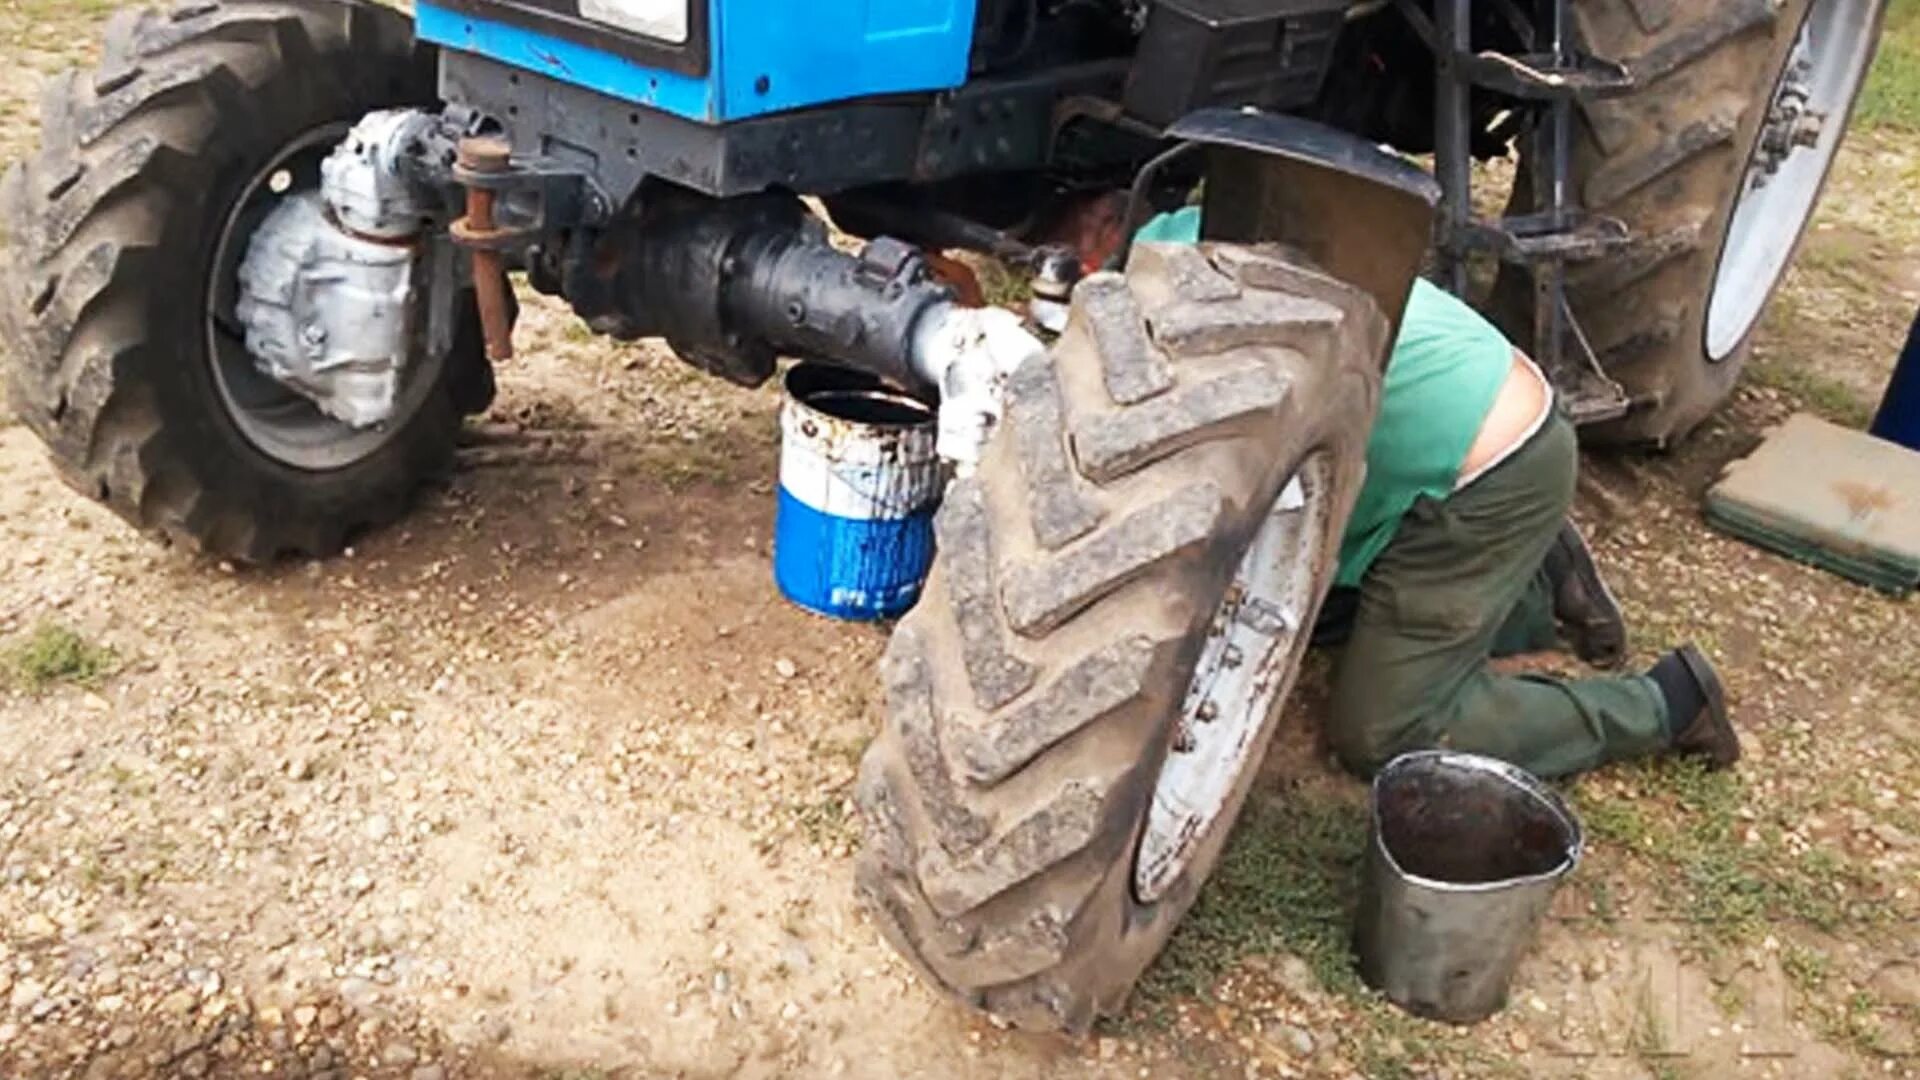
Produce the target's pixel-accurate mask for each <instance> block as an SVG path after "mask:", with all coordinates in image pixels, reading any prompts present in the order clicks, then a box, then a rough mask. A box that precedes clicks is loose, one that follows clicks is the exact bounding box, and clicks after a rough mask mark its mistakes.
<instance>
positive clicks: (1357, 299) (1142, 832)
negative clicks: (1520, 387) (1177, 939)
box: [858, 245, 1389, 1031]
mask: <svg viewBox="0 0 1920 1080" xmlns="http://www.w3.org/2000/svg"><path fill="white" fill-rule="evenodd" d="M1388 338H1389V332H1388V328H1387V324H1386V321H1385V319H1383V318H1382V317H1381V315H1380V314H1379V309H1378V308H1377V307H1376V306H1375V305H1374V304H1373V302H1372V301H1371V300H1370V299H1369V298H1368V297H1367V296H1366V295H1365V294H1364V293H1362V292H1360V291H1359V290H1357V289H1353V288H1350V287H1348V286H1346V285H1344V284H1341V283H1339V282H1337V281H1334V280H1332V279H1330V278H1327V277H1324V276H1321V275H1319V274H1317V273H1315V272H1313V271H1311V270H1307V269H1303V268H1301V267H1300V266H1297V265H1294V264H1292V263H1289V262H1288V261H1286V258H1285V256H1284V255H1282V254H1281V253H1280V252H1279V250H1278V249H1266V248H1243V247H1234V246H1226V245H1221V246H1213V245H1206V246H1202V247H1161V246H1157V245H1147V246H1142V247H1141V248H1139V249H1138V250H1137V251H1136V252H1135V254H1134V257H1133V259H1132V264H1131V268H1130V269H1129V271H1128V273H1127V274H1126V275H1125V277H1124V278H1123V277H1121V276H1119V275H1114V274H1103V275H1100V276H1097V277H1094V278H1090V279H1088V280H1087V281H1086V282H1085V283H1084V284H1082V285H1081V286H1080V288H1079V289H1078V290H1076V292H1075V295H1074V300H1073V308H1072V316H1071V321H1070V323H1069V326H1068V328H1067V331H1066V333H1065V334H1064V335H1063V336H1062V338H1061V339H1060V341H1059V342H1058V344H1057V345H1056V346H1055V348H1054V349H1053V351H1052V354H1051V356H1050V357H1048V358H1045V359H1037V360H1035V361H1032V362H1030V363H1029V364H1027V365H1026V366H1025V367H1023V368H1022V369H1021V370H1020V371H1018V372H1017V373H1016V374H1015V376H1014V377H1013V379H1012V382H1011V385H1010V392H1009V411H1008V418H1007V423H1006V424H1005V425H1003V427H1002V428H1001V430H999V431H998V432H996V434H995V436H994V439H993V441H992V443H991V445H990V446H989V448H988V451H987V454H986V457H985V459H984V461H983V464H982V467H981V469H980V471H979V473H978V475H977V476H976V477H974V478H970V479H965V480H961V481H959V482H957V483H956V484H955V485H954V486H953V487H952V489H951V490H950V492H949V494H948V496H947V499H946V502H945V503H944V505H943V507H942V509H941V510H940V513H939V516H938V522H937V536H938V545H939V552H940V555H939V559H938V562H937V566H936V567H935V570H934V572H933V575H932V578H931V580H930V581H929V584H928V587H927V592H926V597H925V599H923V600H922V601H921V603H920V605H919V607H918V608H917V609H916V610H915V611H913V612H912V613H911V614H910V615H909V616H908V617H907V618H906V619H905V620H904V621H903V622H902V623H901V625H900V627H899V629H898V631H897V632H896V634H895V635H894V638H893V641H892V644H891V647H890V648H889V650H888V652H887V656H886V659H885V662H884V681H885V684H886V693H887V709H888V712H887V720H886V724H885V728H884V730H883V732H882V734H881V735H880V737H879V738H878V739H877V740H876V741H875V743H874V744H873V746H872V748H871V749H870V750H869V752H868V753H867V755H866V758H865V761H864V763H863V766H862V770H861V776H860V782H859V803H860V805H861V807H862V810H863V815H864V819H865V822H866V825H867V843H866V846H865V848H864V850H863V853H862V855H861V860H860V864H859V872H858V889H859V892H860V894H861V896H862V898H863V900H864V901H865V902H866V905H867V907H868V909H869V910H870V911H871V912H872V914H873V916H874V918H875V921H876V922H877V923H878V925H879V926H880V928H881V929H882V931H883V933H884V934H885V936H886V937H887V939H888V940H889V941H890V942H891V943H892V944H893V946H894V947H895V948H897V949H898V950H899V951H900V952H901V953H902V954H904V955H905V956H906V957H907V958H909V959H910V960H911V961H913V963H914V964H915V965H916V967H917V968H918V970H919V971H920V972H921V973H922V975H923V976H924V978H926V979H927V980H928V981H929V982H930V983H932V984H933V985H935V986H937V987H940V988H942V989H944V990H945V991H946V992H948V993H950V994H951V995H953V996H955V997H957V998H959V999H961V1000H962V1001H964V1002H966V1003H968V1004H970V1005H973V1006H975V1007H978V1008H981V1009H984V1010H986V1011H988V1012H990V1013H992V1014H993V1015H995V1016H998V1017H1001V1018H1003V1019H1005V1020H1007V1021H1010V1022H1012V1023H1014V1024H1017V1025H1019V1026H1021V1027H1024V1028H1029V1029H1040V1030H1068V1031H1080V1030H1085V1029H1086V1028H1087V1027H1088V1026H1089V1025H1090V1024H1091V1023H1092V1022H1093V1021H1094V1019H1095V1018H1096V1017H1097V1016H1099V1015H1102V1014H1109V1013H1112V1012H1114V1011H1116V1010H1118V1009H1119V1008H1120V1007H1121V1005H1122V1004H1123V1003H1124V1001H1125V999H1126V997H1127V995H1128V993H1129V991H1130V990H1131V988H1132V986H1133V984H1134V982H1135V981H1136V980H1137V979H1138V978H1139V976H1140V974H1141V972H1142V971H1143V970H1144V969H1145V968H1146V967H1147V965H1148V964H1149V963H1150V962H1151V961H1152V959H1153V958H1154V956H1155V955H1156V954H1157V953H1158V952H1159V951H1160V949H1161V947H1162V946H1163V945H1164V944H1165V943H1166V941H1167V938H1168V935H1169V934H1171V933H1172V931H1173V929H1174V926H1175V925H1176V924H1177V923H1178V921H1179V920H1180V918H1181V916H1182V915H1183V914H1184V913H1185V912H1186V910H1187V908H1188V907H1189V906H1190V905H1191V904H1192V903H1193V900H1194V898H1195V896H1196V894H1197V893H1198V892H1199V890H1200V887H1201V885H1202V883H1203V882H1204V881H1205V880H1206V878H1207V875H1208V873H1209V872H1210V871H1211V870H1212V868H1213V865H1214V863H1215V861H1216V860H1217V858H1218V857H1219V855H1220V852H1221V849H1222V846H1223V845H1224V843H1225V840H1226V836H1227V833H1228V831H1229V830H1230V828H1231V826H1232V823H1233V820H1234V818H1235V817H1236V816H1237V815H1238V813H1239V811H1240V808H1241V805H1242V804H1243V802H1244V800H1245V798H1246V795H1247V791H1248V788H1249V786H1250V785H1251V783H1252V780H1253V777H1254V775H1255V773H1256V772H1257V771H1258V768H1259V764H1260V759H1261V756H1262V755H1263V753H1264V751H1265V748H1266V746H1267V744H1268V742H1269V740H1270V737H1271V735H1272V731H1273V727H1274V724H1275V722H1276V718H1277V716H1278V714H1279V711H1280V703H1281V702H1282V701H1284V699H1285V696H1286V693H1287V691H1288V689H1290V687H1291V683H1292V680H1293V676H1294V672H1295V670H1296V668H1297V666H1298V663H1299V659H1300V656H1301V653H1302V652H1303V650H1304V648H1305V645H1306V638H1307V634H1308V632H1309V631H1310V628H1311V626H1312V624H1313V620H1314V617H1315V615H1316V613H1317V611H1318V607H1319V603H1320V601H1321V599H1322V597H1323V595H1324V593H1325V591H1326V588H1327V586H1328V584H1329V583H1330V580H1331V576H1332V574H1333V572H1334V568H1335V562H1336V555H1337V549H1338V547H1339V539H1340V534H1341V531H1342V529H1343V528H1344V525H1345V522H1346V519H1347V517H1348V515H1349V513H1350V512H1351V509H1352V504H1353V500H1354V498H1355V497H1356V495H1357V493H1358V485H1359V483H1360V479H1361V474H1362V471H1363V463H1364V455H1365V444H1366V439H1367V436H1368V433H1369V430H1370V429H1371V427H1372V422H1373V415H1374V410H1375V408H1376V405H1377V401H1378V395H1379V380H1380V371H1381V369H1382V368H1383V366H1384V358H1385V354H1386V348H1387V344H1388ZM1236 567H1238V568H1239V569H1236ZM1250 575H1251V576H1250ZM1261 575H1266V576H1265V577H1261ZM1256 579H1258V580H1260V581H1262V582H1264V584H1263V585H1261V586H1259V587H1258V588H1254V587H1250V586H1249V585H1248V584H1247V582H1249V581H1253V580H1256ZM1249 627H1255V628H1259V629H1261V632H1262V633H1264V634H1265V635H1266V636H1264V637H1258V638H1254V637H1247V636H1246V635H1247V634H1249V633H1251V632H1252V631H1250V630H1249ZM1223 642H1232V643H1235V644H1233V645H1223V644H1222V643H1223ZM1241 647H1244V651H1241ZM1242 665H1244V667H1242ZM1197 668H1204V669H1205V670H1206V671H1207V672H1210V673H1211V674H1208V675H1207V676H1206V677H1205V678H1197V677H1196V669H1197ZM1229 669H1232V670H1229ZM1238 676H1245V678H1246V679H1247V680H1250V683H1249V682H1243V683H1235V684H1234V685H1235V686H1239V687H1241V688H1242V689H1245V687H1246V686H1248V685H1252V686H1254V687H1255V692H1254V693H1253V694H1252V697H1251V699H1246V698H1241V699H1235V700H1241V701H1242V702H1243V703H1245V701H1247V700H1251V701H1252V702H1253V703H1254V707H1251V708H1245V709H1242V710H1240V711H1239V713H1238V714H1234V715H1229V711H1230V710H1231V706H1227V707H1225V709H1220V710H1214V711H1213V712H1212V714H1211V715H1210V714H1209V706H1208V705H1207V704H1206V703H1203V702H1202V701H1201V699H1202V698H1205V697H1206V696H1207V695H1208V694H1210V693H1213V692H1214V690H1213V688H1214V687H1215V686H1221V687H1224V686H1226V685H1227V684H1228V683H1229V682H1231V681H1232V680H1233V679H1234V678H1236V677H1238ZM1190 688H1191V690H1190ZM1223 693H1224V691H1223ZM1181 770H1185V771H1184V772H1182V771H1181ZM1176 776H1179V777H1184V780H1182V781H1181V783H1178V784H1171V785H1170V783H1169V778H1173V777H1176ZM1182 784H1184V786H1182ZM1208 811H1210V813H1209V812H1208Z"/></svg>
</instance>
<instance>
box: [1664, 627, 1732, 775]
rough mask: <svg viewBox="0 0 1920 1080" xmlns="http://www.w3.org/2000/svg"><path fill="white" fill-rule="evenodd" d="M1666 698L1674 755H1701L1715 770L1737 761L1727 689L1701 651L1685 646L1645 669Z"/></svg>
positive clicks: (1668, 724) (1727, 766)
mask: <svg viewBox="0 0 1920 1080" xmlns="http://www.w3.org/2000/svg"><path fill="white" fill-rule="evenodd" d="M1647 677H1648V678H1650V679H1652V680H1653V681H1654V682H1656V683H1658V684H1659V685H1660V694H1661V696H1662V697H1664V698H1666V700H1667V730H1668V731H1669V732H1671V733H1672V736H1673V751H1674V753H1676V754H1686V755H1690V756H1697V757H1703V758H1705V759H1707V764H1708V765H1709V766H1711V767H1713V768H1715V769H1725V768H1729V767H1731V766H1732V765H1733V763H1734V762H1736V761H1739V760H1740V735H1739V733H1737V732H1735V731H1734V730H1733V721H1732V719H1731V718H1729V717H1728V715H1727V692H1726V690H1725V688H1723V687H1722V686H1721V685H1720V676H1719V675H1718V674H1717V673H1715V672H1714V670H1713V664H1712V663H1711V662H1709V661H1708V660H1707V658H1706V656H1705V655H1704V654H1703V653H1701V651H1700V650H1699V649H1697V648H1695V647H1693V646H1692V645H1685V646H1682V647H1680V648H1679V649H1676V650H1674V651H1673V652H1670V653H1668V654H1667V655H1665V656H1663V657H1661V658H1660V662H1659V663H1657V664H1655V665H1653V670H1651V671H1649V672H1647Z"/></svg>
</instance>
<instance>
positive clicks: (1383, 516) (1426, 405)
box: [1334, 279, 1513, 585]
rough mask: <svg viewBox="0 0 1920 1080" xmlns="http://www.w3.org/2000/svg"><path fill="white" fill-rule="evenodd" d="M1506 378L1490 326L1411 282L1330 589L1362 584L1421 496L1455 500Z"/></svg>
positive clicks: (1448, 297)
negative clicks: (1453, 496)
mask: <svg viewBox="0 0 1920 1080" xmlns="http://www.w3.org/2000/svg"><path fill="white" fill-rule="evenodd" d="M1512 369H1513V345H1512V343H1511V342H1509V341H1508V340H1507V339H1506V336H1505V335H1504V334H1502V333H1500V331H1499V330H1497V329H1495V328H1494V326H1493V324H1492V323H1489V322H1488V321H1487V320H1485V319H1483V318H1481V317H1480V313H1479V312H1477V311H1475V310H1473V309H1472V308H1470V307H1468V306H1467V305H1466V304H1464V303H1462V302H1461V301H1460V300H1459V299H1457V298H1455V297H1454V295H1453V294H1452V293H1449V292H1447V291H1446V290H1444V289H1441V288H1440V287H1439V286H1437V285H1434V284H1432V283H1430V282H1428V281H1426V280H1424V279H1416V280H1415V281H1414V283H1413V293H1412V294H1411V295H1410V296H1409V297H1408V298H1407V313H1406V316H1405V317H1404V318H1403V319H1402V320H1401V322H1400V338H1399V340H1398V341H1396V342H1394V346H1393V357H1392V359H1391V360H1390V361H1389V362H1388V364H1387V379H1386V385H1385V386H1384V387H1382V389H1381V393H1380V416H1379V419H1377V420H1375V421H1374V425H1373V438H1372V439H1371V440H1370V441H1369V442H1368V443H1367V480H1366V483H1364V484H1362V485H1361V487H1360V501H1359V502H1358V503H1357V504H1355V506H1354V508H1353V517H1352V518H1351V519H1349V520H1348V522H1347V534H1346V538H1345V539H1344V540H1342V541H1341V544H1340V572H1339V576H1338V577H1336V578H1335V579H1334V580H1335V584H1338V585H1358V584H1360V579H1361V578H1363V577H1365V576H1366V573H1367V570H1368V569H1369V568H1370V567H1372V566H1373V560H1374V559H1376V558H1378V557H1379V555H1380V552H1381V551H1383V550H1385V548H1386V546H1387V544H1388V543H1389V542H1391V541H1392V540H1393V534H1394V533H1395V532H1397V531H1398V530H1399V528H1400V519H1401V518H1403V517H1405V516H1406V513H1407V511H1408V510H1411V509H1412V508H1413V504H1414V503H1415V502H1417V501H1418V500H1419V498H1420V497H1421V496H1422V495H1430V496H1432V497H1433V498H1436V499H1444V498H1446V497H1447V496H1449V495H1451V494H1453V490H1454V488H1455V486H1456V485H1458V484H1459V482H1460V466H1461V465H1462V464H1464V463H1465V462H1466V460H1467V452H1468V451H1470V450H1472V449H1473V442H1474V440H1475V439H1476V438H1478V437H1479V435H1480V427H1481V425H1482V424H1485V423H1486V422H1487V414H1489V413H1491V412H1492V411H1493V403H1494V401H1495V400H1496V399H1497V398H1498V397H1499V396H1500V388H1501V387H1502V386H1504V385H1506V381H1507V374H1508V373H1509V372H1510V371H1512Z"/></svg>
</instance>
